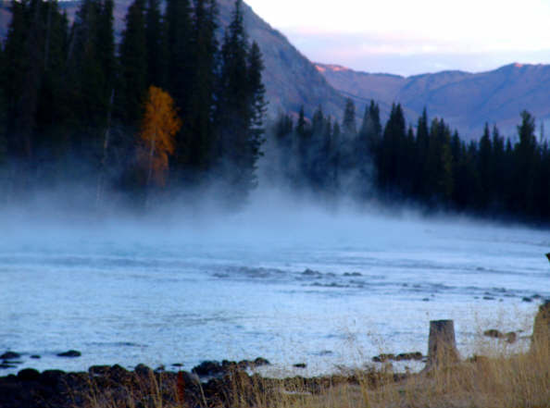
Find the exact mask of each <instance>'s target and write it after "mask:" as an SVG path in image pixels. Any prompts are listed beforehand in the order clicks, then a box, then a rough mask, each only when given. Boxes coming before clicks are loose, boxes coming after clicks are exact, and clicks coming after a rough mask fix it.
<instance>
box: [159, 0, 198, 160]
mask: <svg viewBox="0 0 550 408" xmlns="http://www.w3.org/2000/svg"><path fill="white" fill-rule="evenodd" d="M164 22H165V25H166V27H165V32H166V47H167V52H168V58H167V63H168V64H167V65H168V66H167V75H168V78H167V83H168V91H169V92H170V95H172V97H173V98H174V101H175V103H176V106H177V107H178V108H179V110H180V116H183V117H186V116H187V103H186V101H187V98H188V97H189V94H190V91H191V78H192V61H193V58H192V46H191V5H190V2H189V0H167V1H166V10H165V14H164ZM176 144H178V142H176ZM176 150H178V146H176ZM176 155H178V152H176Z"/></svg>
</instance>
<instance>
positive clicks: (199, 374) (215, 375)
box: [0, 357, 405, 408]
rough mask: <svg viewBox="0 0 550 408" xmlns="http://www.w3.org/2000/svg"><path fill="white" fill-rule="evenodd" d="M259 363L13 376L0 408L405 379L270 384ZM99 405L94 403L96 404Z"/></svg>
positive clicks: (144, 403)
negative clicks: (252, 370) (259, 372)
mask: <svg viewBox="0 0 550 408" xmlns="http://www.w3.org/2000/svg"><path fill="white" fill-rule="evenodd" d="M269 364H270V363H269V361H267V360H266V359H263V358H261V357H259V358H257V359H255V360H253V361H249V360H243V361H239V362H234V361H222V362H216V361H205V362H203V363H201V364H200V365H198V366H196V367H194V368H193V369H192V370H191V371H190V372H187V371H178V372H170V371H165V370H163V369H162V368H160V369H156V370H153V369H151V368H150V367H147V366H145V365H143V364H140V365H138V366H136V367H135V368H134V369H133V370H127V369H125V368H123V367H121V366H119V365H114V366H93V367H90V368H89V369H88V371H87V372H64V371H61V370H46V371H43V372H39V371H37V370H34V369H23V370H21V371H19V372H18V373H17V374H16V375H15V374H11V375H8V376H5V377H0V407H2V408H50V407H56V408H74V407H92V406H94V401H96V400H104V402H105V403H106V404H105V405H106V406H111V405H109V404H111V403H112V404H113V406H134V407H139V408H147V407H153V406H157V405H155V401H156V400H157V399H159V398H160V399H161V400H162V401H163V403H164V404H169V405H178V406H179V405H181V406H186V407H204V406H216V407H228V406H232V405H233V402H234V399H235V398H239V399H243V398H244V399H249V400H250V402H251V404H250V405H252V402H253V398H255V396H257V395H258V393H261V394H262V395H266V396H268V395H270V393H274V392H280V391H281V390H284V389H285V387H286V386H287V385H288V384H291V383H292V384H295V383H296V381H299V382H300V384H301V388H302V390H306V392H309V393H317V392H320V390H321V389H322V388H323V387H329V386H334V385H335V384H341V383H356V384H359V382H360V381H363V380H364V378H367V379H368V380H367V381H368V382H369V383H370V384H371V385H372V386H376V384H377V383H379V382H381V381H388V380H391V381H398V380H400V379H402V378H404V377H405V374H388V375H387V376H388V378H386V379H382V378H381V374H380V373H378V372H375V371H374V370H372V371H365V372H364V373H362V374H360V375H361V379H360V378H359V373H358V372H356V373H355V374H351V375H332V376H325V377H315V378H304V377H294V378H285V379H269V378H264V377H261V376H260V375H259V374H251V373H250V369H254V368H256V367H259V366H263V365H269ZM96 402H97V401H96ZM156 402H158V401H156Z"/></svg>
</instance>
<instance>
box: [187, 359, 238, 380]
mask: <svg viewBox="0 0 550 408" xmlns="http://www.w3.org/2000/svg"><path fill="white" fill-rule="evenodd" d="M236 364H237V363H235V362H233V364H231V362H229V361H224V362H223V365H222V364H220V363H219V362H218V361H203V362H202V363H200V364H199V365H198V366H196V367H193V369H192V370H191V372H192V373H195V374H197V375H198V376H200V377H207V376H213V375H217V374H221V373H223V372H225V371H226V370H227V369H228V368H229V367H230V366H235V365H236Z"/></svg>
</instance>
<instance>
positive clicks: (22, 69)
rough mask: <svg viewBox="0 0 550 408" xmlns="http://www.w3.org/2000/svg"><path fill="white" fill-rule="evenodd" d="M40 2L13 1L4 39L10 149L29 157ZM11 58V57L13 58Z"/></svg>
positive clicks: (39, 62)
mask: <svg viewBox="0 0 550 408" xmlns="http://www.w3.org/2000/svg"><path fill="white" fill-rule="evenodd" d="M42 6H43V3H42V1H41V0H33V1H31V2H16V1H12V5H11V11H12V21H11V24H10V27H9V30H8V38H7V40H6V57H7V59H8V61H10V64H9V69H8V73H7V74H8V79H7V80H8V82H9V86H8V103H9V107H8V110H9V117H10V122H11V123H10V126H9V134H10V135H11V137H10V138H11V140H12V151H13V152H14V153H16V154H17V155H18V156H19V157H21V158H26V159H27V160H30V159H31V157H32V155H33V144H34V143H33V132H34V129H35V126H36V111H37V108H38V98H39V90H40V87H41V80H42V70H43V52H44V45H43V40H44V32H43V20H42V17H43V13H42ZM12 58H13V59H12Z"/></svg>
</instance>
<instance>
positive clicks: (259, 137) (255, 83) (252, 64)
mask: <svg viewBox="0 0 550 408" xmlns="http://www.w3.org/2000/svg"><path fill="white" fill-rule="evenodd" d="M262 58H263V57H262V52H261V51H260V47H259V46H258V43H257V42H256V41H254V42H252V46H251V48H250V53H249V54H248V64H247V72H248V93H249V102H248V103H249V109H250V125H249V128H250V130H249V132H250V136H249V144H250V149H251V150H252V151H251V158H252V160H253V161H254V163H253V167H254V168H256V162H257V160H258V158H259V157H260V156H261V155H262V154H263V153H262V152H261V146H262V144H263V142H264V140H263V135H264V133H265V129H264V120H265V115H266V112H267V101H266V100H265V86H264V84H263V82H262V73H263V70H264V63H263V59H262Z"/></svg>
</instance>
